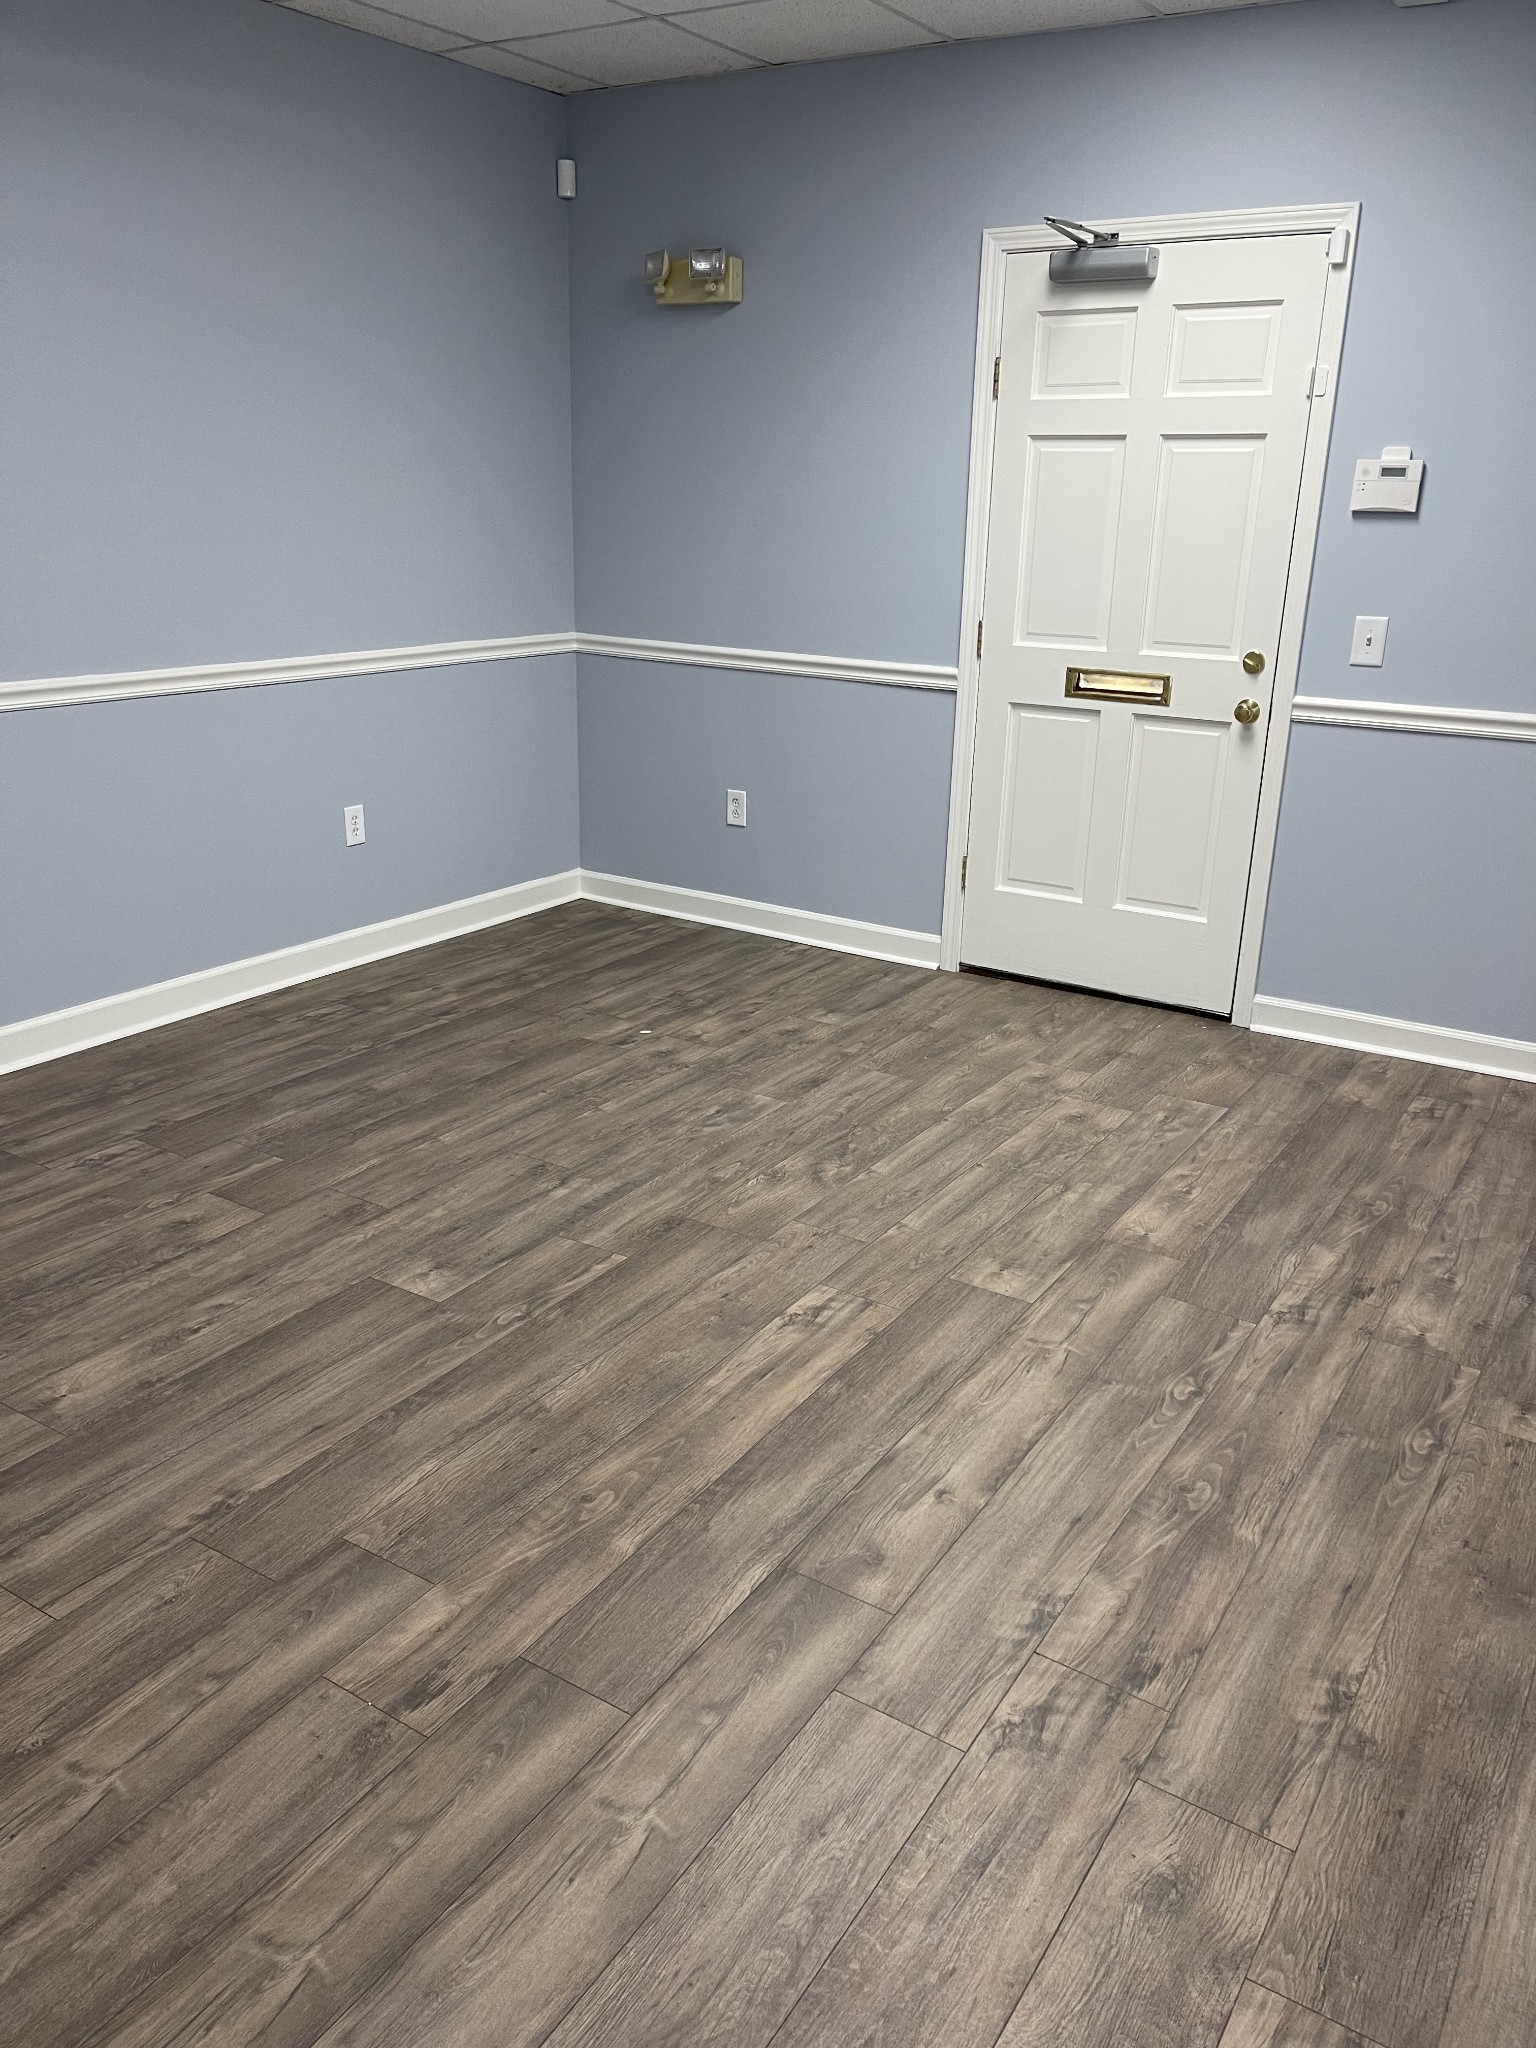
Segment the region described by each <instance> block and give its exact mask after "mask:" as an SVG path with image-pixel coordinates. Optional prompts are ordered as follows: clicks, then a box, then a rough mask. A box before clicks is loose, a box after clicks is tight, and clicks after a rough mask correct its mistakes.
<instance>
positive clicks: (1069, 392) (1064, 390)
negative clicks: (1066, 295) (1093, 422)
mask: <svg viewBox="0 0 1536 2048" xmlns="http://www.w3.org/2000/svg"><path fill="white" fill-rule="evenodd" d="M1135 348H1136V308H1135V307H1134V306H1121V307H1118V308H1117V309H1116V310H1115V311H1113V312H1101V311H1098V310H1097V309H1089V308H1087V307H1079V308H1078V309H1077V310H1076V311H1073V312H1065V313H1042V314H1041V315H1040V324H1039V326H1038V328H1037V329H1036V333H1035V381H1034V395H1035V397H1036V398H1106V397H1107V398H1125V397H1128V396H1129V395H1130V389H1131V363H1132V361H1133V359H1134V355H1135Z"/></svg>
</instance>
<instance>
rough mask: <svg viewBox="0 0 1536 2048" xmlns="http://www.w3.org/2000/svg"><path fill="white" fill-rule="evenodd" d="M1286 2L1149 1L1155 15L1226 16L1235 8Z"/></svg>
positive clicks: (1277, 4)
mask: <svg viewBox="0 0 1536 2048" xmlns="http://www.w3.org/2000/svg"><path fill="white" fill-rule="evenodd" d="M1285 4H1286V0H1147V5H1148V6H1149V7H1150V8H1151V10H1152V12H1153V13H1154V14H1225V13H1227V12H1228V11H1229V10H1230V9H1231V8H1234V7H1281V6H1284V5H1285Z"/></svg>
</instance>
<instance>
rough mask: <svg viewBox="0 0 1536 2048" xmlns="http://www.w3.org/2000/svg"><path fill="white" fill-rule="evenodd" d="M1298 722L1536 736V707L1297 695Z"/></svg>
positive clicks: (1463, 735)
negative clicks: (1496, 708) (1383, 701)
mask: <svg viewBox="0 0 1536 2048" xmlns="http://www.w3.org/2000/svg"><path fill="white" fill-rule="evenodd" d="M1291 717H1292V718H1293V719H1294V720H1295V722H1296V723H1297V724H1298V725H1352V726H1358V727H1362V728H1363V729H1365V730H1366V731H1368V732H1430V733H1441V734H1446V735H1449V736H1451V737H1453V738H1456V739H1479V740H1536V711H1480V710H1470V709H1463V708H1462V707H1461V706H1460V705H1456V704H1378V703H1375V702H1374V701H1373V700H1372V699H1371V698H1369V697H1298V698H1296V700H1295V702H1294V703H1293V704H1292V706H1291Z"/></svg>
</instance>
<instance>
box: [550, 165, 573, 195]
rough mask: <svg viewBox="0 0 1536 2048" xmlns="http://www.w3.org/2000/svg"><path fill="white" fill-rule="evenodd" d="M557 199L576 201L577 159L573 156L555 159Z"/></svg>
mask: <svg viewBox="0 0 1536 2048" xmlns="http://www.w3.org/2000/svg"><path fill="white" fill-rule="evenodd" d="M555 197H556V198H557V199H574V198H575V197H576V159H575V157H573V156H557V157H556V158H555Z"/></svg>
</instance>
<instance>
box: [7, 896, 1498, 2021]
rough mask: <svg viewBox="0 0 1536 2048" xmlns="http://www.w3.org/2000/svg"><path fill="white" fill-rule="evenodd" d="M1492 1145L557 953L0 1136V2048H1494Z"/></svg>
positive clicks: (907, 1005) (1483, 1105)
mask: <svg viewBox="0 0 1536 2048" xmlns="http://www.w3.org/2000/svg"><path fill="white" fill-rule="evenodd" d="M1533 1301H1536V1090H1533V1089H1530V1088H1525V1087H1521V1086H1520V1085H1519V1084H1517V1083H1512V1082H1511V1083H1504V1082H1501V1081H1497V1080H1491V1079H1487V1078H1484V1077H1478V1076H1472V1075H1466V1074H1461V1073H1457V1072H1454V1071H1450V1070H1440V1069H1435V1068H1430V1067H1421V1066H1415V1065H1413V1064H1411V1063H1407V1062H1392V1061H1384V1060H1377V1059H1372V1058H1369V1057H1366V1056H1364V1055H1356V1054H1352V1053H1347V1052H1342V1051H1336V1050H1332V1049H1328V1048H1324V1047H1317V1046H1307V1045H1302V1044H1296V1043H1290V1042H1287V1041H1284V1040H1279V1039H1265V1038H1258V1037H1254V1036H1252V1035H1250V1034H1248V1033H1246V1032H1236V1031H1232V1030H1231V1029H1229V1028H1228V1027H1226V1026H1224V1025H1221V1024H1218V1023H1215V1022H1212V1021H1210V1020H1207V1019H1202V1018H1197V1017H1190V1016H1184V1015H1179V1014H1176V1013H1171V1012H1163V1011H1156V1010H1147V1009H1143V1008H1139V1007H1137V1006H1135V1005H1131V1004H1124V1003H1117V1002H1111V1001H1106V1000H1101V999H1098V998H1094V997H1091V996H1086V995H1081V994H1076V993H1071V992H1067V991H1062V990H1054V989H1047V988H1040V987H1033V986H1029V985H1024V984H1018V983H1010V982H1006V981H1002V980H995V979H991V978H986V977H981V976H970V975H967V976H939V975H932V974H924V973H921V972H919V971H917V970H913V969H907V968H902V967H897V966H890V965H884V964H880V963H877V962H871V961H866V960H858V959H853V958H849V957H844V956H840V955H836V954H830V953H821V952H816V951H812V950H808V949H800V948H795V947H791V946H788V945H782V944H779V943H777V942H775V941H771V940H765V939H758V938H753V937H748V936H745V935H742V934H737V933H730V932H723V931H710V930H702V929H697V928H692V927H688V926H683V925H678V924H673V923H668V922H665V921H663V920H659V919H653V918H648V917H643V916H639V915H634V914H630V913H625V912H620V911H613V910H606V909H599V908H597V907H595V906H592V905H586V904H578V905H571V906H568V907H566V908H564V909H561V910H557V911H551V912H548V913H546V914H544V915H543V916H541V917H539V918H536V919H530V920H528V921H526V922H524V923H520V924H515V925H510V926H506V927H503V928H501V929H498V930H493V931H488V932H484V933H480V934H476V935H474V936H472V937H470V938H467V939H463V940H458V941H455V942H453V943H452V944H449V945H444V946H440V947H436V948H433V949H431V950H429V951H425V952H420V953H414V954H410V955H407V956H405V957H404V958H402V959H398V960H392V961H385V962H380V963H378V964H376V965H374V966H371V967H368V968H364V969H360V970H358V971H356V972H353V973H350V974H346V975H341V976H337V977H333V978H331V979H329V980H325V981H320V982H315V983H311V984H309V985H307V986H305V987H303V988H298V989H293V990H290V991H286V992H283V993H281V994H278V995H274V996H270V997H266V998H263V999H262V1000H261V1001H259V1002H254V1003H250V1004H247V1005H244V1006H243V1007H240V1008H236V1009H231V1010H226V1011H222V1012H219V1013H217V1014H215V1015H212V1016H208V1017H204V1018H198V1019H194V1020H191V1021H189V1022H187V1023H184V1024H181V1025H178V1026H175V1027H173V1028H171V1029H168V1030H166V1031H162V1032H158V1033H155V1034H152V1035H150V1036H147V1037H143V1038H138V1039H133V1040H128V1041H124V1042H123V1043H121V1044H118V1045H114V1046H107V1047H102V1048H100V1049H98V1050H97V1051H94V1052H91V1053H88V1054H84V1055H81V1056H79V1057H78V1058H75V1059H72V1060H69V1061H65V1062H62V1063H59V1064H57V1065H52V1066H46V1067H40V1068H36V1069H33V1070H31V1071H30V1072H27V1073H22V1074H18V1075H14V1076H11V1077H9V1078H8V1079H5V1080H0V2041H4V2042H5V2043H7V2044H10V2043H15V2044H16V2048H87V2044H89V2048H106V2044H109V2043H110V2044H118V2048H127V2044H132V2048H192V2044H194V2043H196V2044H205V2048H207V2044H214V2043H217V2044H222V2048H237V2044H257V2043H260V2044H263V2048H279V2044H282V2048H309V2044H313V2043H318V2042H324V2043H326V2044H327V2048H340V2044H342V2043H346V2044H353V2048H365V2044H368V2048H373V2044H385V2043H392V2044H400V2048H407V2044H409V2048H417V2044H422V2048H425V2044H428V2043H431V2044H433V2048H446V2044H450V2043H451V2044H452V2048H477V2044H485V2048H538V2044H541V2043H545V2042H549V2043H553V2044H556V2048H598V2044H602V2048H663V2044H668V2043H672V2042H688V2043H690V2044H698V2048H715V2044H719V2048H726V2044H729V2048H994V2044H997V2043H1002V2044H1004V2048H1036V2044H1038V2048H1530V2044H1531V2042H1532V2041H1533V2040H1536V1940H1533V1933H1532V1926H1533V1922H1532V1913H1533V1910H1536V1849H1533V1825H1536V1821H1533V1816H1536V1320H1533V1306H1532V1304H1533Z"/></svg>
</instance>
